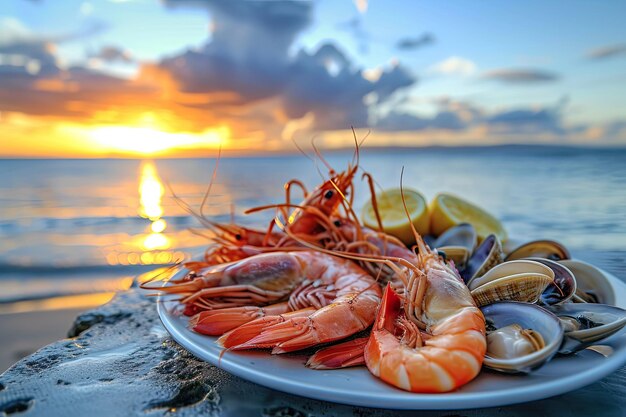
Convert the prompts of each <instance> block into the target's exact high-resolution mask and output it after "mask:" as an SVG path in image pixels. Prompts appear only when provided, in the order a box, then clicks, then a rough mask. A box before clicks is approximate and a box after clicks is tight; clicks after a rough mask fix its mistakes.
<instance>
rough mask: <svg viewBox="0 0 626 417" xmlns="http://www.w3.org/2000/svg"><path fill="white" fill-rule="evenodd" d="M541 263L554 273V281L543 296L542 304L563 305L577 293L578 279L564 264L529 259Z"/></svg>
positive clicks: (540, 259)
mask: <svg viewBox="0 0 626 417" xmlns="http://www.w3.org/2000/svg"><path fill="white" fill-rule="evenodd" d="M527 259H529V260H533V261H535V262H539V263H541V264H543V265H545V266H547V267H548V268H550V269H552V271H554V281H553V282H551V283H550V285H548V288H546V290H545V291H544V292H543V294H541V298H540V304H544V305H552V304H560V303H563V302H565V301H567V300H569V299H570V298H572V297H573V296H574V294H575V293H576V278H575V277H574V274H573V273H572V271H570V270H569V269H567V267H565V266H564V265H563V264H560V263H558V262H555V261H551V260H549V259H544V258H527Z"/></svg>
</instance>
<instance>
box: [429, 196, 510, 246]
mask: <svg viewBox="0 0 626 417" xmlns="http://www.w3.org/2000/svg"><path fill="white" fill-rule="evenodd" d="M459 223H470V224H471V225H472V226H474V228H475V229H476V234H477V235H478V240H479V241H482V240H483V239H484V238H486V237H487V236H489V235H490V234H492V233H493V234H494V235H496V236H497V237H498V238H499V239H500V241H501V242H503V241H505V240H506V238H507V235H506V231H505V230H504V227H503V226H502V223H500V221H499V220H498V219H496V218H495V217H493V216H492V215H491V214H489V213H487V212H486V211H485V210H483V209H481V208H480V207H478V206H475V205H474V204H472V203H470V202H468V201H465V200H463V199H461V198H459V197H455V196H453V195H450V194H445V193H441V194H437V196H435V198H434V199H433V201H432V202H431V203H430V231H431V232H432V233H433V234H434V235H435V236H439V235H441V234H442V233H443V232H445V231H446V230H448V229H449V228H451V227H452V226H456V225H457V224H459Z"/></svg>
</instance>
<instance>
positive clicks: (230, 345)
mask: <svg viewBox="0 0 626 417" xmlns="http://www.w3.org/2000/svg"><path fill="white" fill-rule="evenodd" d="M313 312H315V309H314V308H312V307H307V308H303V309H301V310H297V311H292V312H288V313H285V314H277V315H268V316H265V317H260V318H257V319H255V320H252V321H250V322H248V323H245V324H243V325H241V326H239V327H237V328H235V329H233V330H231V331H230V332H228V333H226V334H224V335H223V336H222V337H220V338H219V339H217V344H218V345H220V346H222V347H224V348H227V349H231V350H243V349H262V348H270V347H273V346H274V345H273V344H271V343H268V342H265V343H263V342H261V341H256V342H252V340H253V339H254V338H255V337H257V336H259V335H260V334H262V333H263V332H264V331H265V330H267V329H270V328H273V326H275V325H279V324H281V323H284V322H285V321H287V320H289V319H292V318H299V317H307V316H309V315H311V314H312V313H313Z"/></svg>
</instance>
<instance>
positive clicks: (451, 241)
mask: <svg viewBox="0 0 626 417" xmlns="http://www.w3.org/2000/svg"><path fill="white" fill-rule="evenodd" d="M477 241H478V237H477V235H476V230H475V229H474V226H472V225H471V224H469V223H461V224H459V225H457V226H454V227H452V228H450V229H448V230H446V232H445V233H443V234H442V235H441V236H439V237H438V238H437V240H435V241H434V242H433V247H434V248H437V250H438V251H441V252H443V253H445V254H446V258H447V259H451V260H453V261H454V264H455V265H456V266H457V268H461V269H462V268H463V267H464V266H465V263H466V262H467V260H468V259H469V257H470V255H471V254H472V252H473V251H474V247H476V242H477Z"/></svg>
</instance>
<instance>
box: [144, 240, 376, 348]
mask: <svg viewBox="0 0 626 417" xmlns="http://www.w3.org/2000/svg"><path fill="white" fill-rule="evenodd" d="M143 287H144V288H149V289H155V290H159V291H163V292H166V293H179V294H183V295H184V298H182V300H181V301H182V303H184V304H187V305H188V306H198V307H200V308H203V309H207V310H212V311H211V312H209V313H200V315H198V316H197V317H196V318H194V319H193V320H192V326H194V327H197V328H198V329H199V330H202V332H204V333H209V332H210V334H215V335H217V334H221V333H223V332H225V331H227V330H230V329H231V328H233V327H234V326H236V325H241V324H243V323H246V322H249V321H251V320H254V319H255V318H258V317H263V318H264V321H263V323H265V326H260V327H257V328H256V333H254V332H250V327H248V328H247V329H243V330H239V328H241V326H240V327H238V328H236V329H235V330H234V331H233V332H232V333H231V334H232V339H225V340H238V341H239V342H238V343H237V345H236V346H231V345H230V343H225V344H224V345H225V346H226V347H229V348H235V349H251V348H257V347H260V346H261V344H263V346H270V345H271V347H276V349H275V351H276V352H280V351H288V350H297V349H303V348H305V347H309V346H312V345H315V344H318V343H324V342H330V341H333V340H339V339H342V338H345V337H347V336H350V335H352V334H354V333H356V332H359V331H361V330H363V329H365V328H367V327H368V326H370V325H371V324H372V322H373V321H374V316H375V314H376V306H377V305H378V303H379V302H380V296H381V290H380V287H379V285H378V284H377V283H376V281H375V280H374V279H373V278H372V277H371V276H370V275H369V274H368V273H367V272H365V271H364V270H363V269H361V268H360V267H359V266H358V265H356V264H355V263H353V262H351V261H349V260H346V259H342V258H338V257H335V256H331V255H327V254H324V253H318V252H312V251H296V252H271V253H266V254H260V255H255V256H251V257H249V258H246V259H243V260H240V261H236V262H232V263H230V264H225V265H220V266H213V267H209V268H206V269H204V270H200V271H199V272H198V273H196V274H194V275H193V276H192V279H187V280H178V281H176V282H174V283H173V284H172V285H168V286H165V287H152V286H148V285H146V284H143ZM284 299H287V303H286V305H285V304H274V303H277V302H279V301H281V300H284ZM268 304H274V305H273V306H269V307H268V306H267V305H268ZM254 306H258V307H262V308H261V309H256V308H255V307H254ZM307 308H313V309H312V310H306V312H307V314H306V316H308V317H301V315H299V316H296V317H293V316H289V317H290V318H289V320H278V321H277V320H276V318H277V315H278V314H280V313H284V312H286V311H291V312H298V311H302V310H304V309H307ZM268 310H269V311H268ZM267 313H270V314H267ZM311 313H312V314H311ZM204 314H206V316H205V315H204ZM281 325H282V326H283V327H280V326H281ZM244 333H245V334H247V335H248V337H246V338H243V339H242V335H243V334H244ZM244 339H245V340H244Z"/></svg>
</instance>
